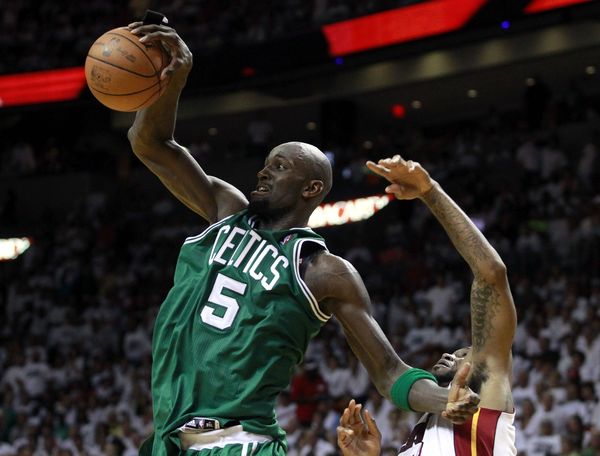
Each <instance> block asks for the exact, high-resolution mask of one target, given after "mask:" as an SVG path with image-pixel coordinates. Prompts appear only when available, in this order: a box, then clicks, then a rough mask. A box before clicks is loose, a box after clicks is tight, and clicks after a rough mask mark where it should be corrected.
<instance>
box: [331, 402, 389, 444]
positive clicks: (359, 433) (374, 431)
mask: <svg viewBox="0 0 600 456" xmlns="http://www.w3.org/2000/svg"><path fill="white" fill-rule="evenodd" d="M361 409H362V404H357V403H356V402H355V401H354V399H352V400H351V401H350V403H349V404H348V407H346V409H345V410H344V413H343V414H342V416H341V417H340V425H339V426H338V428H337V442H338V446H339V447H340V449H341V450H342V454H343V455H344V456H379V454H380V453H381V433H380V432H379V429H378V428H377V425H376V424H375V421H374V420H373V418H372V417H371V414H370V413H369V411H368V410H365V413H364V422H363V419H362V418H361V416H360V411H361Z"/></svg>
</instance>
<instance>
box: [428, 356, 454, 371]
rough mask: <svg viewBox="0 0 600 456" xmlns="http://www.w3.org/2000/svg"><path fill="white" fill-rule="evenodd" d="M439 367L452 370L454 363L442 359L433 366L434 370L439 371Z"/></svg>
mask: <svg viewBox="0 0 600 456" xmlns="http://www.w3.org/2000/svg"><path fill="white" fill-rule="evenodd" d="M441 367H445V368H447V369H452V368H453V367H454V362H453V361H450V360H448V359H445V358H442V359H440V360H439V361H438V362H437V363H436V364H435V366H433V368H434V369H439V368H441Z"/></svg>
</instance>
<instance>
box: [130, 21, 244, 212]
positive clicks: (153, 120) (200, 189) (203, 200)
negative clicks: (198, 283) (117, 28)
mask: <svg viewBox="0 0 600 456" xmlns="http://www.w3.org/2000/svg"><path fill="white" fill-rule="evenodd" d="M128 28H129V30H131V31H132V33H134V34H136V35H138V36H140V40H143V41H142V42H143V43H144V44H152V45H154V46H163V47H164V48H167V49H168V50H169V53H170V54H171V62H170V64H169V65H168V67H167V68H165V70H164V71H163V73H162V75H161V78H163V80H162V83H168V86H167V89H166V90H165V93H164V94H163V95H162V96H161V97H160V98H159V99H158V100H157V101H156V102H155V103H154V104H153V105H151V106H150V107H148V108H146V109H142V110H140V111H138V112H137V114H136V117H135V121H134V123H133V126H132V127H131V128H130V129H129V132H128V135H127V136H128V138H129V141H130V143H131V146H132V149H133V152H134V153H135V155H136V156H137V157H138V158H139V159H140V160H141V161H142V163H144V165H146V167H148V169H150V171H152V172H153V173H154V174H156V176H158V178H159V179H160V180H161V181H162V183H163V184H164V185H165V187H167V188H168V189H169V191H170V192H171V193H173V195H175V196H176V197H177V198H178V199H179V200H180V201H181V202H182V203H183V204H185V205H186V206H187V207H189V208H190V209H191V210H193V211H194V212H196V213H198V214H200V215H201V216H202V217H203V218H205V219H206V220H207V221H208V222H209V223H214V222H216V221H217V220H220V219H222V218H223V217H226V216H228V215H230V214H233V213H235V212H237V211H239V210H241V209H243V208H244V207H246V205H247V204H248V202H247V200H246V198H245V197H244V195H243V194H242V193H241V192H240V191H239V190H238V189H236V188H235V187H233V186H232V185H230V184H228V183H226V182H224V181H222V180H220V179H217V178H215V177H212V176H208V175H207V174H206V173H205V172H204V170H203V169H202V168H201V167H200V165H198V163H197V162H196V160H194V158H193V157H192V156H191V155H190V153H189V152H188V150H187V149H186V148H185V147H183V146H181V145H179V144H178V143H177V142H176V141H175V139H174V132H175V121H176V118H177V106H178V103H179V96H180V94H181V91H182V90H183V88H184V86H185V83H186V80H187V76H188V74H189V72H190V70H191V69H192V53H191V52H190V50H189V49H188V47H187V45H186V44H185V43H184V41H183V40H182V39H181V38H180V37H179V35H178V34H177V33H176V32H175V30H174V29H172V28H171V27H167V26H165V25H142V23H141V22H134V23H133V24H130V25H129V26H128Z"/></svg>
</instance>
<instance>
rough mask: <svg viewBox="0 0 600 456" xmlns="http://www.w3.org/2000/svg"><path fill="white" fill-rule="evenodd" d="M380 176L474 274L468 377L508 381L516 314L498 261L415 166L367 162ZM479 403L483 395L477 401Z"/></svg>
mask: <svg viewBox="0 0 600 456" xmlns="http://www.w3.org/2000/svg"><path fill="white" fill-rule="evenodd" d="M367 166H368V167H369V169H371V170H372V171H374V172H375V173H377V174H379V175H381V176H383V177H385V178H386V179H388V180H389V181H390V182H392V185H390V186H388V187H387V188H386V191H387V192H389V193H394V194H395V196H396V197H397V198H398V199H415V198H419V199H421V200H422V201H423V202H424V203H425V204H426V205H427V207H428V208H429V209H430V210H431V212H432V213H433V215H434V216H435V217H436V218H437V219H438V221H439V222H440V223H441V225H442V226H443V227H444V229H445V230H446V233H447V234H448V236H449V237H450V240H451V241H452V243H453V244H454V246H455V247H456V249H457V250H458V252H459V253H460V254H461V256H462V257H463V258H464V259H465V261H466V262H467V263H468V264H469V266H470V268H471V271H472V272H473V275H474V277H475V278H474V280H473V285H472V288H471V328H472V329H471V332H472V341H473V349H472V359H473V362H474V376H477V374H478V372H477V371H478V370H479V375H480V376H486V375H488V374H500V375H501V376H502V375H504V377H508V376H509V375H510V369H511V347H512V340H513V336H514V332H515V327H516V311H515V307H514V303H513V299H512V295H511V292H510V288H509V285H508V279H507V277H506V267H505V266H504V263H503V262H502V259H501V258H500V256H499V255H498V253H497V252H496V250H494V248H493V247H492V246H491V245H490V243H489V242H488V241H487V239H486V238H485V237H484V236H483V234H481V232H480V231H479V230H478V229H477V227H476V226H475V225H474V224H473V222H471V220H470V219H469V217H468V216H467V215H466V214H465V213H464V212H463V211H462V210H461V209H460V207H458V205H457V204H456V203H455V202H454V201H453V200H452V199H451V198H450V197H449V196H448V195H447V194H446V193H445V192H444V190H442V188H441V187H440V186H439V184H438V183H437V182H435V181H434V180H433V179H431V178H430V177H429V174H428V173H427V171H425V170H424V169H423V168H422V167H421V165H419V164H418V163H416V162H412V161H410V160H409V161H404V160H403V159H402V158H401V157H400V156H395V157H394V158H393V159H386V160H380V161H379V164H375V163H372V162H369V163H367ZM482 403H483V397H482Z"/></svg>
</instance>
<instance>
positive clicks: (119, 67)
mask: <svg viewBox="0 0 600 456" xmlns="http://www.w3.org/2000/svg"><path fill="white" fill-rule="evenodd" d="M87 56H88V57H89V58H90V59H93V60H97V61H98V62H102V63H106V64H107V65H110V66H113V67H115V68H118V69H119V70H123V71H127V72H129V73H131V74H135V75H136V76H140V77H142V78H154V77H156V73H154V74H151V75H145V74H142V73H138V72H136V71H132V70H130V69H128V68H123V67H122V66H119V65H115V64H114V63H110V62H107V61H106V60H100V59H99V58H98V57H94V56H93V55H90V54H88V55H87Z"/></svg>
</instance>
